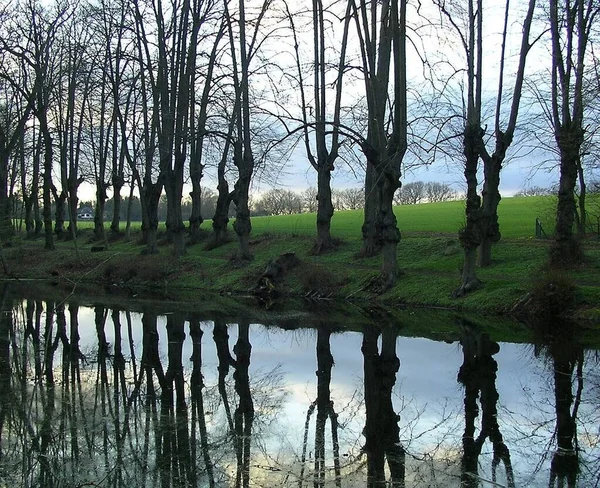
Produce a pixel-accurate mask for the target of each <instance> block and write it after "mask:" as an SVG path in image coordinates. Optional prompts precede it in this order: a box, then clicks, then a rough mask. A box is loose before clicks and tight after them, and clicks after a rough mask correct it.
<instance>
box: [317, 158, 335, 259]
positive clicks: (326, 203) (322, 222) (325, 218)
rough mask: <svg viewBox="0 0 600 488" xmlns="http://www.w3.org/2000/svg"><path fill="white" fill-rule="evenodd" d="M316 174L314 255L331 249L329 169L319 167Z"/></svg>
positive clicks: (331, 206) (331, 212) (331, 211)
mask: <svg viewBox="0 0 600 488" xmlns="http://www.w3.org/2000/svg"><path fill="white" fill-rule="evenodd" d="M319 168H320V169H319V172H318V173H317V241H316V243H315V246H314V248H313V251H314V253H315V254H321V253H323V252H326V251H328V250H330V249H332V248H333V247H334V246H333V240H332V238H331V217H332V216H333V202H332V201H331V168H330V167H327V168H323V167H322V166H319Z"/></svg>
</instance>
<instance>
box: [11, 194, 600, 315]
mask: <svg viewBox="0 0 600 488" xmlns="http://www.w3.org/2000/svg"><path fill="white" fill-rule="evenodd" d="M591 203H592V204H593V203H594V202H591ZM554 204H555V202H554V199H553V198H550V197H528V198H506V199H504V200H502V202H501V204H500V207H499V219H500V229H501V232H502V240H501V241H500V242H499V243H498V244H496V245H495V246H494V250H493V261H494V263H493V266H491V267H489V268H482V269H479V270H478V277H479V278H480V279H481V280H482V282H483V287H482V288H481V289H480V290H478V291H476V292H474V293H472V294H469V295H467V296H466V297H465V298H462V299H460V300H455V299H453V298H451V293H452V291H453V290H454V289H455V288H456V287H457V286H458V284H459V276H460V269H461V266H462V261H463V254H462V250H461V249H460V246H459V244H458V239H457V231H458V229H459V228H460V227H461V226H462V223H463V220H464V203H463V202H445V203H435V204H433V203H432V204H429V203H428V204H421V205H408V206H402V207H397V208H396V214H397V217H398V225H399V227H400V229H401V231H402V241H401V242H400V244H399V245H398V267H399V269H400V271H401V276H400V278H399V280H398V282H397V284H396V286H395V287H394V288H392V289H390V290H387V291H386V292H385V293H383V294H379V293H373V292H370V291H369V283H370V282H371V280H372V279H373V278H374V277H375V276H377V274H378V272H379V267H380V264H381V261H380V257H379V256H376V257H372V258H359V257H357V255H358V252H359V250H360V245H361V232H360V228H361V225H362V211H347V212H338V213H336V214H335V215H334V217H333V221H332V234H333V235H334V236H335V237H337V238H339V239H340V240H341V244H340V245H339V247H338V248H337V249H336V250H334V251H333V252H330V253H327V254H325V255H321V256H315V255H313V254H312V253H311V249H312V244H313V238H314V234H315V215H314V214H301V215H289V216H277V217H256V218H253V219H252V226H253V230H252V236H251V250H252V253H253V254H254V260H253V261H252V262H250V263H247V264H245V265H241V263H238V262H236V260H235V259H233V258H234V256H235V253H236V250H237V242H236V239H235V234H234V233H233V231H230V235H231V242H229V243H228V244H226V245H224V246H221V247H218V248H214V249H208V248H207V247H206V246H204V245H203V244H202V243H199V244H196V245H193V246H189V247H188V249H187V251H188V252H187V255H186V256H184V257H182V258H180V259H178V260H174V259H171V258H165V257H166V256H169V253H170V248H169V245H168V243H167V242H166V240H163V242H162V247H161V251H160V255H159V257H158V258H157V257H156V256H140V251H141V250H142V249H143V248H144V247H143V246H142V245H141V244H140V243H139V237H138V236H139V234H135V233H134V234H133V235H132V238H131V239H130V240H126V239H123V238H121V239H118V240H116V241H114V242H111V243H110V245H109V249H108V250H107V251H105V252H103V253H90V252H89V249H90V246H91V244H92V241H91V240H89V238H90V237H91V227H93V224H92V223H91V222H83V223H81V226H80V228H81V229H82V231H83V232H82V234H81V237H80V238H79V239H78V241H79V244H78V247H79V249H80V257H79V258H78V261H76V259H75V258H74V256H73V254H74V253H73V248H74V246H73V243H72V242H60V243H57V244H58V249H59V252H57V253H53V254H52V253H45V252H41V253H40V252H33V250H31V252H30V248H36V247H37V249H38V250H39V249H41V247H42V246H43V240H38V241H33V242H31V241H26V240H23V241H21V243H20V244H19V246H16V247H13V248H11V249H8V250H7V255H8V256H9V257H10V258H11V259H12V260H14V261H15V262H16V263H21V266H20V269H21V273H22V276H23V277H27V278H34V277H36V276H39V275H46V276H47V275H48V274H52V275H54V276H56V275H57V274H58V275H60V276H63V275H64V276H65V277H67V279H68V280H71V281H76V280H78V279H80V278H78V277H81V276H82V275H84V276H85V279H86V280H97V281H107V280H108V281H111V282H114V283H116V284H119V286H120V284H124V283H126V284H127V285H128V286H129V285H141V286H149V287H156V286H160V287H163V288H164V289H165V290H166V289H169V290H180V291H181V292H182V293H183V292H184V290H198V289H206V290H213V291H220V292H223V291H227V292H229V291H231V292H234V293H237V292H240V293H248V292H249V291H251V290H252V289H253V287H254V286H255V285H256V283H257V281H258V279H259V278H260V276H261V274H262V272H263V271H264V269H265V267H266V265H267V263H268V262H269V261H271V260H273V259H275V258H276V257H277V256H279V255H281V254H283V253H287V252H294V253H295V254H296V255H297V257H298V258H299V259H300V262H301V266H300V267H299V268H297V269H295V270H293V271H292V272H290V274H289V276H286V279H285V283H282V284H281V287H282V291H283V292H284V293H288V294H291V295H295V296H305V295H309V296H316V297H319V298H324V297H327V298H329V297H336V298H350V297H351V298H352V299H360V300H378V301H381V302H382V303H387V304H399V303H402V304H413V305H420V306H436V307H449V308H455V309H456V308H459V309H462V310H475V311H488V312H498V311H503V312H506V311H509V310H511V309H512V307H513V305H514V304H515V303H517V302H518V301H519V300H521V299H522V298H523V296H525V295H526V294H527V292H528V291H529V290H531V289H532V287H534V286H535V283H536V282H538V281H539V280H540V277H542V276H545V273H546V268H545V263H546V261H547V256H548V248H549V245H550V244H551V240H550V239H548V240H538V239H535V238H534V232H535V219H536V218H539V219H540V220H541V221H542V223H543V225H544V228H545V230H546V232H547V233H548V234H551V231H552V222H553V214H554ZM203 226H204V228H205V229H206V230H207V231H209V230H210V228H211V222H210V221H207V222H205V223H204V224H203ZM133 227H134V229H135V228H138V229H139V224H137V225H134V226H133ZM85 228H87V230H84V229H85ZM24 248H27V249H24ZM86 251H87V252H86ZM585 251H586V255H587V259H586V262H585V264H584V265H582V266H579V267H577V268H575V269H571V270H569V271H568V279H569V280H570V281H571V282H572V283H573V284H574V285H576V287H577V300H578V306H579V309H580V312H583V313H582V314H580V315H582V316H585V317H586V318H593V319H596V318H597V317H598V318H600V243H599V242H598V239H597V236H591V237H590V238H588V239H587V240H586V243H585ZM40 256H42V260H41V261H40V258H39V257H40Z"/></svg>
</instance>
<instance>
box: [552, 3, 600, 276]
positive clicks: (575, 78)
mask: <svg viewBox="0 0 600 488" xmlns="http://www.w3.org/2000/svg"><path fill="white" fill-rule="evenodd" d="M549 6H550V32H551V34H552V80H551V81H552V83H551V86H552V104H551V113H552V121H551V124H552V129H553V132H554V139H555V140H556V145H557V147H558V150H559V152H560V181H559V188H558V206H557V208H556V234H555V236H556V238H555V242H554V246H553V249H552V251H551V255H550V260H551V262H552V263H554V264H559V265H563V264H572V263H574V262H577V261H579V259H580V257H581V255H580V252H581V251H580V247H579V243H578V241H577V238H576V236H575V235H574V234H573V224H574V222H575V213H576V206H575V197H574V190H575V184H576V182H577V169H578V166H579V165H580V164H581V155H582V154H581V147H582V144H583V142H584V138H585V129H584V114H583V112H584V101H583V89H584V76H585V61H586V56H587V54H588V52H589V46H590V35H591V32H592V29H593V28H594V25H595V20H596V17H597V16H598V13H599V12H600V6H599V5H598V3H597V2H595V1H594V0H576V1H574V2H571V1H568V0H566V1H564V2H560V1H559V0H551V1H550V4H549Z"/></svg>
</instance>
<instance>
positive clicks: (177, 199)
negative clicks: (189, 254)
mask: <svg viewBox="0 0 600 488" xmlns="http://www.w3.org/2000/svg"><path fill="white" fill-rule="evenodd" d="M176 166H177V164H176ZM170 173H171V175H170V178H169V181H168V182H167V183H166V184H165V190H166V192H167V232H168V234H169V238H170V240H171V244H172V246H173V248H172V253H173V256H174V257H176V258H178V257H180V256H183V255H185V253H186V249H185V225H184V223H183V217H182V214H181V197H182V185H183V183H182V182H183V176H181V178H178V177H177V176H176V173H177V172H176V171H171V172H170Z"/></svg>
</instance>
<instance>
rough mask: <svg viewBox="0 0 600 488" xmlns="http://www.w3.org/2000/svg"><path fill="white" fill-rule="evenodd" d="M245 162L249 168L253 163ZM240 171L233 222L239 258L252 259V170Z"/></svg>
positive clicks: (235, 191) (235, 194)
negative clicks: (250, 205)
mask: <svg viewBox="0 0 600 488" xmlns="http://www.w3.org/2000/svg"><path fill="white" fill-rule="evenodd" d="M244 159H246V157H244ZM243 164H244V165H245V166H244V167H245V168H248V167H249V166H248V165H251V164H252V163H251V162H250V163H247V162H244V163H243ZM240 173H242V174H240V176H239V178H238V180H237V181H236V183H235V190H234V203H235V222H234V223H233V229H234V230H235V233H236V234H237V236H238V242H239V249H238V259H241V260H243V261H251V260H252V253H251V252H250V232H251V231H252V223H251V222H250V208H249V205H248V204H249V191H250V178H251V175H252V171H251V170H250V171H246V170H240Z"/></svg>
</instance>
